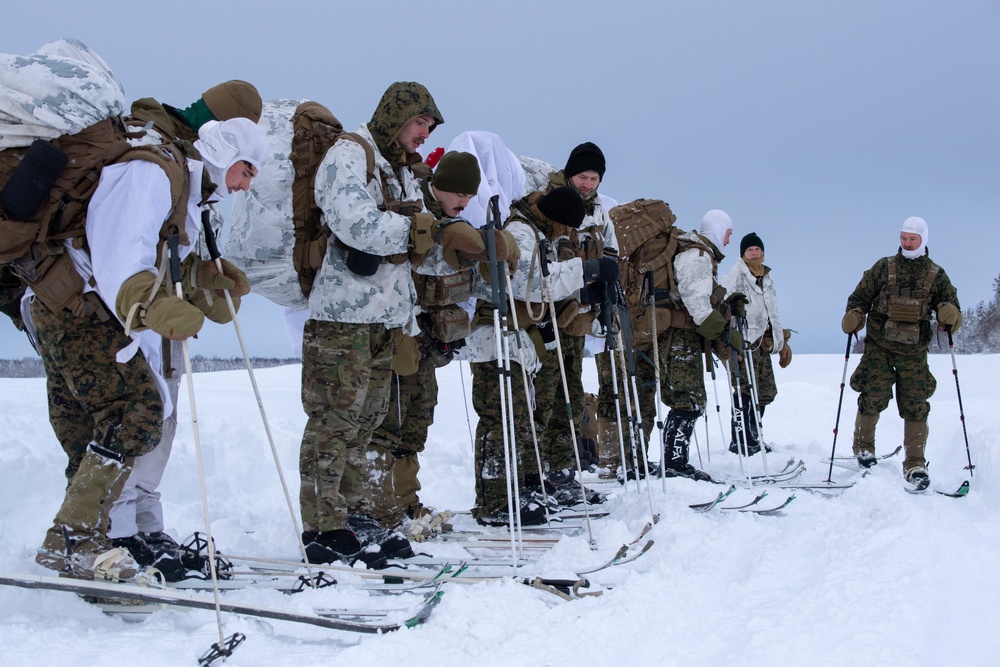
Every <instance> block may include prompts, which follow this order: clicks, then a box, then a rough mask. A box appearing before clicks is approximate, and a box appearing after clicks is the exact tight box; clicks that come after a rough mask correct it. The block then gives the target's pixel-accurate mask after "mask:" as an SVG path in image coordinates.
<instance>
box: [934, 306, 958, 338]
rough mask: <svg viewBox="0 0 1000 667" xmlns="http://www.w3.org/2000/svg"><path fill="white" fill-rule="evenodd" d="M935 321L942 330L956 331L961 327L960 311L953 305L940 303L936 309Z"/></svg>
mask: <svg viewBox="0 0 1000 667" xmlns="http://www.w3.org/2000/svg"><path fill="white" fill-rule="evenodd" d="M937 321H938V325H939V326H940V327H941V328H942V329H950V330H951V331H952V332H955V331H958V328H959V327H960V326H962V311H960V310H959V309H958V307H957V306H956V305H955V304H953V303H947V302H945V303H942V304H941V305H940V306H938V309H937Z"/></svg>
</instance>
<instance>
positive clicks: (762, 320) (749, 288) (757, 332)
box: [722, 258, 785, 354]
mask: <svg viewBox="0 0 1000 667" xmlns="http://www.w3.org/2000/svg"><path fill="white" fill-rule="evenodd" d="M761 283H763V285H762V286H761V285H758V284H757V279H756V278H755V277H754V275H753V274H752V273H750V269H749V268H748V267H747V265H746V262H744V261H743V259H742V258H740V260H739V261H737V262H736V265H735V266H734V267H733V268H732V269H731V270H730V271H729V273H728V274H726V277H725V278H723V279H722V286H723V287H725V288H726V293H727V294H732V293H734V292H739V293H741V294H744V295H746V297H747V299H749V300H750V302H749V303H748V304H747V306H746V310H747V332H748V339H747V340H748V342H754V343H757V342H758V341H759V340H760V337H761V336H763V335H764V332H766V331H767V325H768V323H770V325H771V331H772V332H773V338H774V348H773V349H772V350H771V353H772V354H777V353H778V352H781V348H782V347H784V346H785V337H784V336H782V335H781V320H780V319H779V317H778V294H777V293H776V292H775V290H774V280H773V279H772V278H771V271H770V269H768V271H767V273H765V274H764V276H763V278H761Z"/></svg>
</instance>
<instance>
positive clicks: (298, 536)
mask: <svg viewBox="0 0 1000 667" xmlns="http://www.w3.org/2000/svg"><path fill="white" fill-rule="evenodd" d="M209 217H210V213H209V211H208V210H207V209H206V210H204V211H202V212H201V226H202V229H203V230H204V233H205V247H206V248H207V249H208V255H209V257H211V258H212V260H213V261H214V262H215V268H217V269H218V270H219V274H220V275H225V274H224V273H223V271H222V253H220V252H219V245H218V243H217V242H216V239H215V232H214V231H213V230H212V225H211V223H210V221H209ZM223 294H225V296H226V305H228V306H229V315H230V317H232V320H233V328H235V329H236V338H237V339H238V340H239V342H240V350H241V351H242V352H243V363H244V365H245V366H246V368H247V373H248V374H249V375H250V384H251V386H252V387H253V395H254V396H255V397H256V399H257V408H258V409H259V410H260V418H261V421H263V422H264V432H265V433H266V434H267V442H268V444H269V445H270V446H271V456H272V458H274V465H275V468H276V469H277V471H278V481H279V482H280V483H281V490H282V492H283V493H284V494H285V503H286V504H287V505H288V513H289V515H290V516H291V517H292V527H293V528H294V529H295V541H296V542H298V545H299V553H301V554H302V562H303V563H304V564H305V567H306V572H307V573H308V574H309V583H310V586H315V581H314V579H313V573H312V568H311V567H310V564H309V557H308V556H307V555H306V546H305V544H304V543H303V542H302V527H301V525H300V524H299V517H298V515H297V514H296V512H295V506H294V505H292V496H291V494H290V493H289V492H288V484H287V483H286V482H285V474H284V471H283V470H282V468H281V460H280V459H279V458H278V448H277V446H275V444H274V435H273V434H272V433H271V424H270V422H269V421H268V419H267V412H265V410H264V401H263V400H262V399H261V396H260V388H259V387H258V386H257V377H256V376H255V375H254V372H253V364H252V363H250V354H249V353H248V352H247V345H246V342H245V341H244V340H243V331H242V330H241V329H240V321H239V320H238V319H237V317H236V306H235V304H233V297H232V295H231V294H230V293H229V290H223Z"/></svg>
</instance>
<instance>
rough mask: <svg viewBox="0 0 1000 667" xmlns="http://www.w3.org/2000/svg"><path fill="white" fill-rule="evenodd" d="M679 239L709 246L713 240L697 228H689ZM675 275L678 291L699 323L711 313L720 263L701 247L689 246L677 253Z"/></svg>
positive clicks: (690, 313) (695, 321) (697, 323)
mask: <svg viewBox="0 0 1000 667" xmlns="http://www.w3.org/2000/svg"><path fill="white" fill-rule="evenodd" d="M677 238H678V239H680V240H682V241H685V240H686V241H694V242H697V243H704V244H706V245H708V246H709V247H710V248H711V247H714V246H713V245H712V242H711V241H709V240H708V239H706V238H705V237H704V236H701V235H700V234H698V233H697V232H686V233H684V234H681V235H680V236H679V237H677ZM674 277H675V278H676V279H677V291H678V292H679V293H680V297H681V301H682V302H683V303H684V307H685V308H686V309H687V311H688V314H689V315H691V318H692V319H693V320H694V323H695V324H696V325H697V326H701V324H702V322H704V321H705V319H706V318H707V317H708V316H709V315H711V314H712V303H711V301H710V298H711V296H712V291H713V290H714V289H715V285H716V279H717V277H718V263H717V262H716V261H715V258H714V257H712V255H710V254H709V253H707V252H705V251H703V250H701V249H700V248H688V249H686V250H683V251H681V252H679V253H677V256H676V257H674Z"/></svg>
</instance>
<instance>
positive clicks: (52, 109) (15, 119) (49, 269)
mask: <svg viewBox="0 0 1000 667" xmlns="http://www.w3.org/2000/svg"><path fill="white" fill-rule="evenodd" d="M68 73H70V74H72V75H70V74H68ZM0 89H2V93H3V94H4V96H5V97H9V98H10V100H11V101H10V102H9V104H7V105H6V106H5V111H4V113H3V114H0V134H2V141H0V148H2V150H0V266H2V267H4V268H5V269H6V270H7V271H9V272H11V273H13V274H15V275H17V276H18V277H19V278H20V279H21V280H23V281H24V282H25V283H26V284H27V285H29V286H30V287H31V288H32V290H33V291H34V293H35V295H36V296H37V297H38V298H39V299H40V300H41V301H42V302H43V303H44V304H45V305H46V306H47V307H49V308H50V309H51V310H53V311H54V312H59V311H60V310H62V309H64V308H66V309H69V310H70V311H72V312H73V313H74V314H77V315H81V316H88V315H90V314H92V313H93V312H95V310H97V309H96V307H95V305H94V304H93V302H91V301H88V300H86V299H84V298H83V297H82V290H83V280H82V279H81V278H80V276H79V274H78V273H77V271H76V268H75V267H74V265H73V262H72V260H71V258H70V256H69V255H68V254H67V253H66V245H65V244H66V243H67V242H69V243H71V244H73V246H74V247H77V248H83V247H85V242H86V239H85V236H84V225H85V222H86V215H87V206H88V205H89V203H90V198H91V197H92V195H93V194H94V191H95V190H96V189H97V185H98V182H99V180H100V175H101V170H102V169H103V168H104V167H105V166H106V165H109V164H112V163H115V162H121V161H127V160H132V159H146V160H150V161H153V162H155V163H157V164H159V165H160V166H161V167H162V168H163V169H164V171H166V172H167V176H168V178H169V179H170V183H171V199H172V202H171V204H172V207H173V208H172V214H171V216H170V220H169V221H168V222H170V223H171V224H173V225H175V226H176V225H177V220H178V218H179V216H181V215H182V214H184V215H186V210H185V206H184V205H183V203H182V202H183V200H184V199H186V197H187V182H188V179H187V178H186V177H185V176H186V173H187V167H186V164H185V160H186V157H185V155H184V154H183V153H182V152H181V151H180V150H179V149H177V148H176V147H170V146H164V147H156V148H146V149H142V150H137V149H134V148H133V147H132V146H130V145H129V142H128V139H129V137H130V136H131V135H130V134H129V133H128V132H127V130H126V127H125V124H124V121H123V118H122V116H121V114H122V112H123V110H124V104H125V102H124V92H123V91H122V88H121V84H120V83H119V82H118V80H117V79H116V78H115V77H114V74H113V73H112V72H111V71H110V69H109V68H108V67H107V64H106V63H105V62H104V61H103V60H102V59H101V58H100V56H98V55H97V54H95V53H93V52H92V51H90V50H89V49H87V47H86V46H84V45H83V44H80V43H79V42H72V41H59V42H53V43H51V44H47V45H46V46H45V47H43V48H42V49H39V51H38V52H36V53H35V54H31V55H30V56H24V57H20V56H16V57H11V56H6V55H2V54H0ZM179 219H180V225H179V227H180V229H181V230H183V218H182V217H180V218H179ZM165 228H166V226H165Z"/></svg>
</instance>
